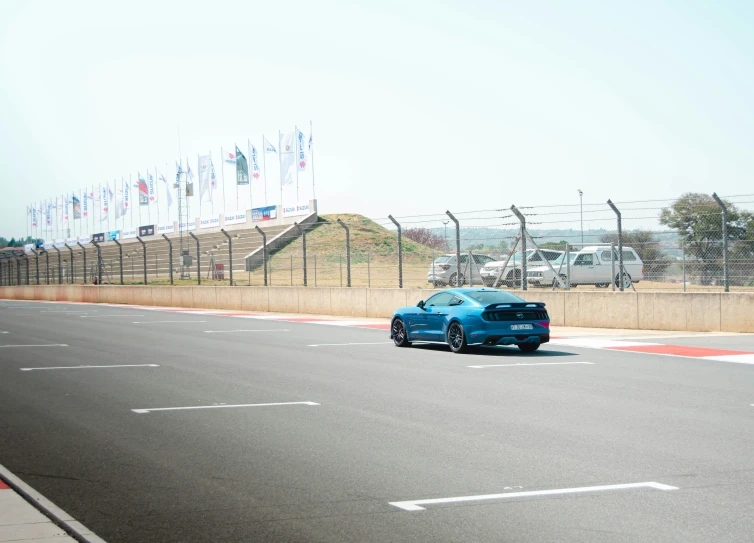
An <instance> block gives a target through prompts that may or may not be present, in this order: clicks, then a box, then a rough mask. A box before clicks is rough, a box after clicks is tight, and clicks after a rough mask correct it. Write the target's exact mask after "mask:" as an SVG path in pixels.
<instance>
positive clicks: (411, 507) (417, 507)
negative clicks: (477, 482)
mask: <svg viewBox="0 0 754 543" xmlns="http://www.w3.org/2000/svg"><path fill="white" fill-rule="evenodd" d="M633 488H654V489H655V490H678V487H676V486H670V485H665V484H662V483H653V482H649V483H627V484H620V485H602V486H582V487H577V488H556V489H553V490H532V491H527V492H506V493H503V494H483V495H480V496H458V497H455V498H435V499H429V500H410V501H403V502H389V503H390V505H393V506H395V507H397V508H399V509H403V510H404V511H424V507H421V506H422V505H432V504H436V503H457V502H475V501H485V500H500V499H508V498H527V497H532V496H558V495H561V494H580V493H584V492H601V491H604V490H627V489H633Z"/></svg>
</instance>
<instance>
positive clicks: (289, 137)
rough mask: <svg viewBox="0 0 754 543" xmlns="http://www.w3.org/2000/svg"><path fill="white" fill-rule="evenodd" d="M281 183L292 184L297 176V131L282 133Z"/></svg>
mask: <svg viewBox="0 0 754 543" xmlns="http://www.w3.org/2000/svg"><path fill="white" fill-rule="evenodd" d="M279 156H280V185H281V186H283V185H292V184H293V180H294V179H295V177H296V132H286V133H285V134H280V155H279Z"/></svg>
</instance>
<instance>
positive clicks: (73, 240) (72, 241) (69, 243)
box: [65, 238, 76, 247]
mask: <svg viewBox="0 0 754 543" xmlns="http://www.w3.org/2000/svg"><path fill="white" fill-rule="evenodd" d="M65 244H66V245H67V246H68V247H75V246H76V238H68V239H67V240H65Z"/></svg>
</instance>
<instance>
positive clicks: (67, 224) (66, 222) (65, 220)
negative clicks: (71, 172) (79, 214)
mask: <svg viewBox="0 0 754 543" xmlns="http://www.w3.org/2000/svg"><path fill="white" fill-rule="evenodd" d="M63 198H64V200H65V201H64V202H63V229H64V230H68V228H69V227H70V221H69V217H70V215H69V214H68V213H69V209H68V197H67V196H64V197H63Z"/></svg>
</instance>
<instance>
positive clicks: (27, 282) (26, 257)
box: [24, 254, 29, 285]
mask: <svg viewBox="0 0 754 543" xmlns="http://www.w3.org/2000/svg"><path fill="white" fill-rule="evenodd" d="M24 259H25V260H26V284H27V285H28V284H29V255H27V254H24Z"/></svg>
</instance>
